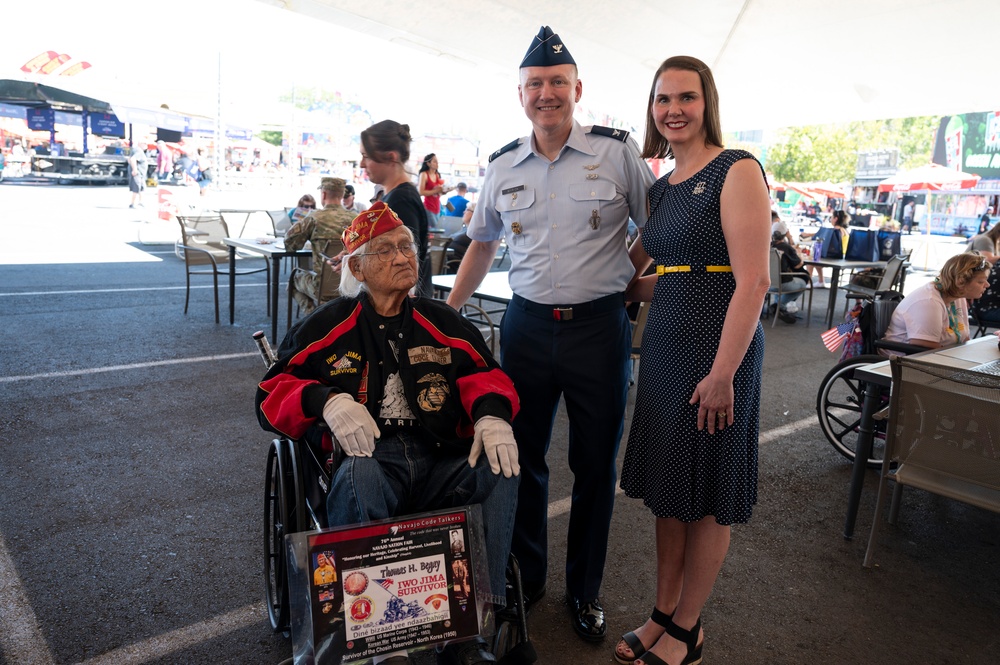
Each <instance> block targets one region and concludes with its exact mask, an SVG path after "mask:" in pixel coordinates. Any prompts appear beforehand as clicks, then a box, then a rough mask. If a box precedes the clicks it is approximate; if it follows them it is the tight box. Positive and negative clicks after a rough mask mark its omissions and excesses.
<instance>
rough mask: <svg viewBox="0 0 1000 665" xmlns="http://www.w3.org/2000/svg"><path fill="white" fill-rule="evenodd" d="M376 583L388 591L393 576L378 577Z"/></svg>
mask: <svg viewBox="0 0 1000 665" xmlns="http://www.w3.org/2000/svg"><path fill="white" fill-rule="evenodd" d="M375 583H376V584H378V585H379V586H380V587H382V588H383V589H385V590H386V591H388V590H389V587H391V586H392V578H391V577H389V578H386V579H384V580H380V579H376V580H375Z"/></svg>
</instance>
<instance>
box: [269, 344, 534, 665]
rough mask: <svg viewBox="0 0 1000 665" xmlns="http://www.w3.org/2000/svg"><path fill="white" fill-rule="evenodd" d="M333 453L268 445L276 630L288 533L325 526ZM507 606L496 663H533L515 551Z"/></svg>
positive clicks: (500, 620)
mask: <svg viewBox="0 0 1000 665" xmlns="http://www.w3.org/2000/svg"><path fill="white" fill-rule="evenodd" d="M253 337H254V340H255V341H256V342H257V346H258V349H259V350H260V352H261V355H262V357H263V358H264V362H265V364H267V365H268V366H270V365H271V364H272V363H273V362H274V361H275V357H274V354H273V351H272V350H271V347H270V345H269V344H268V342H267V338H266V337H265V335H264V333H263V332H262V331H258V332H256V333H254V335H253ZM328 460H329V455H327V454H325V453H323V452H322V451H320V450H317V447H316V446H314V445H313V444H311V443H310V442H308V441H305V440H291V439H288V438H285V437H279V438H276V439H274V440H273V441H271V445H270V446H269V447H268V451H267V463H266V467H265V468H266V472H265V477H264V523H263V526H264V533H263V536H264V547H263V554H264V561H263V563H264V599H265V604H266V606H267V614H268V619H269V620H270V622H271V627H272V628H273V629H274V631H275V632H279V633H282V634H283V635H284V636H285V637H289V636H290V632H291V616H290V602H289V583H288V564H287V561H286V551H285V536H286V535H288V534H293V533H299V532H301V531H313V530H318V529H322V528H325V527H326V495H327V493H328V492H329V490H330V482H331V475H332V473H331V472H332V469H331V468H330V467H329V466H328ZM506 594H507V599H508V606H507V607H506V608H505V609H503V610H501V611H499V612H497V614H496V617H495V625H496V634H495V635H494V636H493V640H492V643H491V647H492V649H491V650H492V652H493V655H494V656H495V658H496V660H497V662H498V663H501V664H503V665H530V664H531V663H534V662H535V661H536V660H537V659H538V656H537V654H536V652H535V648H534V645H532V643H531V641H530V640H529V638H528V615H527V608H526V603H525V599H524V592H523V588H522V584H521V572H520V567H519V566H518V563H517V559H516V558H515V557H514V555H513V554H511V555H510V558H509V559H508V560H507V588H506Z"/></svg>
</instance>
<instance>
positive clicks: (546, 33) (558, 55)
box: [519, 25, 576, 69]
mask: <svg viewBox="0 0 1000 665" xmlns="http://www.w3.org/2000/svg"><path fill="white" fill-rule="evenodd" d="M575 64H576V60H574V59H573V56H571V55H570V54H569V49H567V48H566V46H565V45H564V44H563V43H562V40H561V39H559V35H557V34H556V33H554V32H552V28H550V27H549V26H547V25H543V26H542V27H541V29H540V30H539V31H538V34H537V35H535V38H534V39H532V40H531V46H529V47H528V52H527V53H525V54H524V60H522V61H521V66H520V67H519V69H523V68H524V67H552V66H554V65H575Z"/></svg>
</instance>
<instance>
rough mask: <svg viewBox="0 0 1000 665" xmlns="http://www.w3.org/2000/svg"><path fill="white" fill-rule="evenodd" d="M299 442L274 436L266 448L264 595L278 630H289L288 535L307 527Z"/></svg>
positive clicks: (270, 617) (268, 611)
mask: <svg viewBox="0 0 1000 665" xmlns="http://www.w3.org/2000/svg"><path fill="white" fill-rule="evenodd" d="M298 472H299V469H298V459H297V455H296V444H295V442H293V441H288V440H287V439H275V440H274V441H272V442H271V447H270V448H269V449H268V451H267V475H266V476H265V478H264V483H265V484H264V597H265V602H266V603H267V615H268V618H269V619H270V621H271V627H272V628H273V629H274V630H275V632H283V633H286V634H287V633H288V631H289V628H290V625H291V624H290V621H289V610H288V568H287V562H286V560H285V556H286V554H285V535H287V534H290V533H296V532H298V531H302V530H303V529H304V528H305V518H304V507H305V501H304V499H303V498H302V486H301V483H300V482H299V477H300V476H299V473H298Z"/></svg>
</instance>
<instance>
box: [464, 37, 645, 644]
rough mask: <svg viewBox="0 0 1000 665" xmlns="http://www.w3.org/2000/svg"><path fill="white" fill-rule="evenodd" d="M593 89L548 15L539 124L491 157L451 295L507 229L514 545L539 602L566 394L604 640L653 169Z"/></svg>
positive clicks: (579, 605)
mask: <svg viewBox="0 0 1000 665" xmlns="http://www.w3.org/2000/svg"><path fill="white" fill-rule="evenodd" d="M582 92H583V84H582V82H581V81H580V79H579V78H578V77H577V67H576V62H575V61H574V60H573V56H571V55H570V53H569V50H568V49H567V48H566V46H565V45H564V44H563V43H562V40H561V39H559V36H558V35H556V34H554V33H553V32H552V30H551V29H549V28H548V27H547V26H546V27H543V28H542V29H541V30H540V31H539V33H538V35H537V36H535V38H534V39H533V40H532V43H531V46H530V47H529V49H528V52H527V54H526V55H525V57H524V60H523V61H522V62H521V66H520V85H518V97H519V99H520V101H521V105H522V106H523V107H524V112H525V114H526V115H527V116H528V119H529V120H531V126H532V132H531V135H530V136H527V137H524V138H521V139H517V140H516V141H512V142H511V143H509V144H507V145H506V146H504V147H503V148H501V149H500V150H498V151H497V152H495V153H493V155H492V156H491V157H490V165H489V168H488V169H487V171H486V179H485V181H484V184H483V187H482V190H481V192H480V198H479V203H478V204H477V206H476V210H475V213H474V214H473V217H472V220H471V222H470V223H469V228H468V234H469V237H470V238H472V240H473V242H472V244H471V246H470V247H469V250H468V252H467V253H466V255H465V257H464V259H463V261H462V264H461V267H460V268H459V271H458V276H457V278H456V282H455V287H454V289H453V290H452V292H451V296H450V297H449V299H448V302H449V303H450V304H451V305H452V306H454V307H460V306H461V305H462V304H464V303H465V302H466V300H468V298H469V297H470V296H471V294H472V293H473V292H474V291H475V289H476V287H477V286H478V285H479V283H480V282H481V281H482V279H483V277H484V276H485V275H486V273H487V272H488V271H489V269H490V266H491V265H492V263H493V259H494V257H495V256H496V252H497V249H498V248H499V246H500V241H501V239H503V238H506V241H507V245H508V247H509V249H510V257H511V268H510V286H511V289H512V290H513V292H514V297H513V300H512V301H511V304H510V306H509V307H508V308H507V312H506V314H505V315H504V318H503V321H502V323H501V337H500V342H501V362H502V365H503V368H504V370H505V371H506V372H507V373H508V375H509V376H510V377H511V378H512V379H513V380H514V384H515V386H516V388H517V392H518V394H519V395H520V397H521V404H522V409H521V413H520V415H518V417H517V418H516V419H515V420H514V423H513V426H514V434H515V437H516V439H517V444H518V449H519V455H520V460H521V471H522V480H521V486H520V491H519V495H518V507H517V518H516V520H515V526H514V542H513V551H514V554H515V555H516V556H517V558H518V560H519V562H520V564H521V570H522V575H523V580H524V588H525V594H526V596H527V598H528V602H529V603H531V602H533V601H535V600H537V599H539V598H540V597H541V596H542V594H544V592H545V581H546V574H547V563H548V562H547V548H548V544H547V536H546V532H547V523H546V517H547V510H548V503H549V500H550V497H549V493H548V480H549V470H548V465H547V463H546V459H545V456H546V452H547V451H548V448H549V440H550V438H551V435H552V424H553V421H554V418H555V413H556V408H557V407H558V404H559V398H560V396H563V397H564V398H565V401H566V410H567V413H568V415H569V423H570V428H569V466H570V469H571V470H572V472H573V475H574V483H573V496H572V507H571V511H570V521H569V535H568V539H567V540H568V542H567V543H566V587H567V595H568V599H569V606H570V610H571V612H572V622H573V628H574V629H575V630H576V632H577V634H579V635H580V636H581V637H583V638H584V639H589V640H600V639H602V638H603V637H604V636H605V635H606V633H607V625H606V623H605V617H604V610H603V608H602V607H601V602H600V600H599V598H598V595H599V593H600V588H601V580H602V577H603V575H604V562H605V559H606V556H607V544H608V530H609V528H610V523H611V513H612V509H613V507H614V495H615V483H616V469H615V458H616V456H617V452H618V444H619V441H620V439H621V435H622V427H623V419H624V415H625V401H626V397H627V392H628V376H629V363H628V360H629V351H630V348H631V330H630V326H629V321H628V318H627V316H626V314H625V302H624V295H623V294H624V291H625V287H626V286H627V284H628V282H629V279H630V278H631V277H632V275H633V274H634V273H635V267H634V266H633V265H632V262H631V261H630V260H629V257H628V253H627V251H626V247H625V234H626V230H627V226H628V220H629V218H631V219H632V220H633V221H634V222H635V223H636V224H637V225H638V226H640V227H641V226H643V225H644V224H645V222H646V216H647V202H646V194H647V191H648V190H649V187H650V185H651V184H652V183H653V181H654V177H653V174H652V172H651V171H650V169H649V167H648V166H647V165H646V164H645V162H643V160H642V159H641V158H640V156H639V150H638V148H637V147H636V145H635V142H634V141H632V140H631V139H629V138H628V132H626V131H623V130H617V129H612V128H609V127H598V126H593V127H582V126H580V125H579V124H578V123H577V122H576V121H575V120H574V119H573V109H574V108H575V106H576V103H577V102H578V101H580V96H581V94H582Z"/></svg>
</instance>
